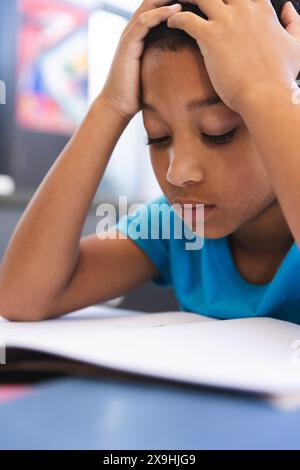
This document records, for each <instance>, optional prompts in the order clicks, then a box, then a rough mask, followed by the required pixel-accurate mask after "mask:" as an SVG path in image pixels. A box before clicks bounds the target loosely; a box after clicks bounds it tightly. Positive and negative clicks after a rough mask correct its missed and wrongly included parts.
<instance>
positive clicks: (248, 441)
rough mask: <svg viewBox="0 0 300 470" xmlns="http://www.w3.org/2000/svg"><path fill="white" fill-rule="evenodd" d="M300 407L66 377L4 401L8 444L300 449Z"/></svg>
mask: <svg viewBox="0 0 300 470" xmlns="http://www.w3.org/2000/svg"><path fill="white" fill-rule="evenodd" d="M299 424H300V409H299V410H296V411H293V412H286V411H281V410H278V409H276V408H274V407H273V406H272V405H271V404H268V403H264V402H263V401H260V400H257V399H254V398H251V397H246V396H241V395H230V394H225V393H220V392H217V391H211V390H203V389H195V388H188V387H181V386H180V385H177V384H176V385H174V384H169V383H163V384H162V383H158V382H152V383H148V384H141V383H138V382H136V383H135V382H134V381H131V382H130V381H127V380H125V379H124V380H123V379H122V380H120V379H113V378H111V379H110V378H109V379H107V378H106V379H103V380H102V379H78V378H63V379H56V380H52V381H49V382H44V383H42V384H39V385H38V386H37V387H36V388H35V390H34V392H33V393H32V394H30V395H27V396H24V397H22V398H19V399H17V400H15V401H10V402H8V403H6V404H3V405H1V406H0V427H1V428H0V448H1V449H8V450H9V449H111V450H114V449H122V450H124V449H146V450H147V449H155V450H159V449H185V450H188V449H190V450H191V449H299V448H300V436H299Z"/></svg>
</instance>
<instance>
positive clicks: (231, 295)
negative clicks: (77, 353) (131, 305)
mask: <svg viewBox="0 0 300 470" xmlns="http://www.w3.org/2000/svg"><path fill="white" fill-rule="evenodd" d="M152 204H156V207H158V208H159V210H160V213H163V214H164V215H166V213H168V215H169V217H170V221H171V223H170V224H169V226H170V234H168V233H166V231H165V229H164V232H163V231H162V227H163V224H162V223H160V224H158V220H160V221H161V220H162V219H158V218H157V217H155V218H154V216H153V215H152V214H153V213H155V212H151V209H150V207H151V205H152ZM174 219H177V221H178V220H180V222H181V223H182V224H183V226H184V227H185V231H183V237H180V238H178V237H177V238H176V236H174V227H175V225H174ZM151 226H152V229H151ZM159 227H160V228H159ZM115 228H117V229H118V230H119V231H121V232H122V233H124V234H126V235H127V236H128V237H129V238H131V239H132V240H133V241H134V242H135V243H136V244H137V245H138V246H139V247H140V248H141V249H142V250H144V252H145V253H146V254H147V255H148V256H149V258H150V259H151V260H152V262H153V263H154V264H155V266H156V267H157V268H158V270H159V273H160V274H159V275H158V276H156V277H154V278H153V279H152V281H153V282H154V283H155V284H157V285H159V286H161V287H172V288H173V290H174V293H175V296H176V298H177V301H178V303H179V307H180V310H184V311H190V312H195V313H199V314H202V315H207V316H210V317H216V318H221V319H227V318H241V317H255V316H271V317H275V318H279V319H282V320H288V321H292V322H295V323H300V251H299V249H298V247H297V245H296V243H293V245H292V246H291V247H290V249H289V251H288V253H287V254H286V256H285V258H284V260H283V262H282V263H281V265H280V267H279V269H278V270H277V272H276V274H275V276H274V277H273V279H272V281H271V282H268V283H266V284H262V285H259V284H251V283H249V282H247V281H246V279H244V278H243V277H242V276H241V274H240V273H239V272H238V270H237V268H236V266H235V263H234V260H233V258H232V254H231V250H230V246H229V243H228V237H224V238H218V239H204V238H200V237H199V236H197V235H196V234H195V233H193V232H192V231H191V230H187V225H186V224H185V223H184V222H183V221H182V219H181V218H180V217H179V216H178V215H177V214H176V213H175V212H174V210H173V209H172V208H171V207H170V204H169V203H168V201H167V199H166V198H165V197H164V196H161V197H159V198H157V199H154V200H153V201H150V202H149V203H148V204H146V205H141V206H140V208H138V209H137V210H136V211H135V212H134V213H133V214H131V215H125V216H123V217H121V218H120V220H119V222H118V223H117V224H116V225H115ZM151 230H153V232H152V233H153V234H154V236H149V234H151ZM138 233H139V234H140V236H139V237H138V236H137V234H138ZM163 233H164V234H166V235H164V236H163V235H162V234H163ZM169 235H170V236H169ZM191 236H193V237H194V238H192V239H191ZM196 242H198V244H197V245H196ZM199 242H200V243H199ZM187 243H194V246H195V247H196V246H200V247H201V249H187ZM189 246H192V245H189Z"/></svg>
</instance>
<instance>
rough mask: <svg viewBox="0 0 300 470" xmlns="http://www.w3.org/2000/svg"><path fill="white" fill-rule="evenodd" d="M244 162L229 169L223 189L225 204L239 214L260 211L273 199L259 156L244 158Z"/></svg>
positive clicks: (268, 180)
mask: <svg viewBox="0 0 300 470" xmlns="http://www.w3.org/2000/svg"><path fill="white" fill-rule="evenodd" d="M244 162H245V163H240V164H239V165H236V166H235V167H234V168H231V171H230V172H229V175H228V180H227V182H226V184H225V187H224V192H225V193H226V195H227V196H226V198H225V200H226V203H227V204H228V205H229V206H230V207H232V208H236V210H237V211H238V212H239V213H241V214H242V213H243V214H245V213H250V212H251V213H252V212H255V211H257V210H260V209H261V207H262V206H263V205H264V204H266V203H268V202H269V200H270V198H273V197H274V193H273V190H272V187H271V184H270V179H269V177H268V175H267V173H266V170H265V168H264V166H263V164H262V162H261V160H260V158H259V156H258V155H257V154H256V155H253V154H252V155H248V157H246V156H245V159H244Z"/></svg>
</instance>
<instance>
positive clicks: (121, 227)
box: [111, 196, 172, 287]
mask: <svg viewBox="0 0 300 470" xmlns="http://www.w3.org/2000/svg"><path fill="white" fill-rule="evenodd" d="M167 211H170V206H169V204H168V202H167V200H166V198H165V197H164V196H161V197H159V198H156V199H154V200H152V201H150V202H148V203H147V204H141V205H140V206H139V207H138V208H137V210H136V211H134V212H133V213H131V214H129V215H128V214H127V215H124V216H122V217H121V218H120V219H119V221H118V223H117V224H115V225H113V227H111V228H113V229H115V230H118V231H120V232H122V233H123V234H124V235H126V236H127V237H129V238H130V239H131V240H133V241H134V243H136V244H137V246H138V247H139V248H141V249H142V250H143V251H144V252H145V253H146V255H147V256H148V257H149V258H150V260H151V261H152V262H153V263H154V265H155V266H156V268H157V269H158V270H159V275H158V276H156V277H154V278H152V282H153V283H154V284H157V285H159V286H161V287H168V286H171V284H172V282H171V276H170V260H169V240H168V238H167V237H163V236H162V227H161V225H162V224H161V217H163V214H164V213H166V212H167Z"/></svg>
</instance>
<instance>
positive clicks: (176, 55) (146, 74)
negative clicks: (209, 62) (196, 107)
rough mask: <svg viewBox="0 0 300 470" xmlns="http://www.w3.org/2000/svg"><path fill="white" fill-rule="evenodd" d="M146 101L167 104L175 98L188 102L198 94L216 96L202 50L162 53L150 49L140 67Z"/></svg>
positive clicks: (184, 49) (190, 49)
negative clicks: (164, 102)
mask: <svg viewBox="0 0 300 470" xmlns="http://www.w3.org/2000/svg"><path fill="white" fill-rule="evenodd" d="M141 83H142V94H143V101H146V102H151V103H152V102H156V103H157V102H159V101H161V100H163V101H168V100H172V99H174V96H176V97H177V98H179V99H183V100H185V101H188V100H189V97H194V96H195V94H197V95H198V96H200V97H201V95H202V96H203V97H207V96H212V95H214V94H215V91H214V88H213V86H212V84H211V81H210V78H209V76H208V73H207V71H206V67H205V63H204V60H203V57H202V55H201V53H200V51H197V50H196V49H192V48H183V49H180V50H179V51H169V50H168V51H162V50H160V49H158V48H154V47H150V48H149V49H147V50H146V51H145V54H144V56H143V60H142V64H141Z"/></svg>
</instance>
